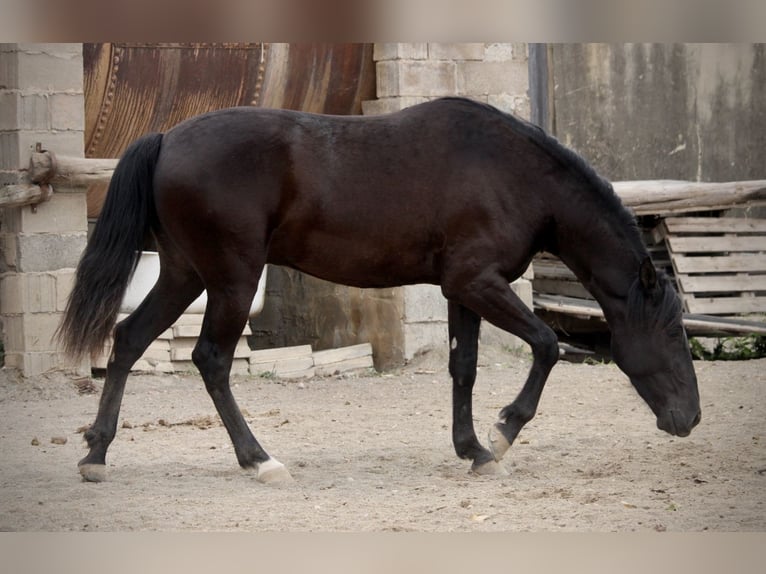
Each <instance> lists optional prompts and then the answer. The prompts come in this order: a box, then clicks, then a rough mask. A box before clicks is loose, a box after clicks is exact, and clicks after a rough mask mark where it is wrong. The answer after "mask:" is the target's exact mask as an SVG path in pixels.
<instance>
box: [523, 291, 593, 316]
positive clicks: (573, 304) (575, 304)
mask: <svg viewBox="0 0 766 574" xmlns="http://www.w3.org/2000/svg"><path fill="white" fill-rule="evenodd" d="M533 301H534V306H535V307H538V308H540V309H545V310H546V311H553V312H556V313H566V314H570V315H578V316H581V317H602V318H603V316H604V312H603V311H602V310H601V307H600V306H599V304H598V303H597V302H596V301H588V300H585V299H577V298H575V297H564V296H555V295H544V294H537V295H535V296H534V298H533Z"/></svg>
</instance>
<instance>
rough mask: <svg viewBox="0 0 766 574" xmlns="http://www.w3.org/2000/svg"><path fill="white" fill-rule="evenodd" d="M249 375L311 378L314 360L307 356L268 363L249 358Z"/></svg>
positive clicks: (313, 370)
mask: <svg viewBox="0 0 766 574" xmlns="http://www.w3.org/2000/svg"><path fill="white" fill-rule="evenodd" d="M250 374H252V375H256V376H264V375H273V376H276V377H282V378H286V379H291V378H301V377H313V376H314V374H315V369H314V358H313V357H312V356H308V357H289V358H284V359H278V360H270V361H253V359H252V356H251V358H250Z"/></svg>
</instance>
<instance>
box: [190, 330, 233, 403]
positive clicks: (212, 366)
mask: <svg viewBox="0 0 766 574" xmlns="http://www.w3.org/2000/svg"><path fill="white" fill-rule="evenodd" d="M192 363H194V366H195V367H197V369H199V372H200V374H201V375H202V380H203V381H204V382H205V386H206V387H207V388H208V390H211V389H213V388H217V387H218V386H219V384H220V383H221V382H222V381H227V380H228V378H227V377H228V373H229V367H230V366H231V363H230V362H228V363H227V361H226V359H225V358H224V357H223V356H222V354H221V352H220V351H219V349H218V346H217V345H215V344H214V343H212V342H210V341H208V340H204V339H202V338H200V339H199V340H198V341H197V345H196V346H195V347H194V350H193V351H192Z"/></svg>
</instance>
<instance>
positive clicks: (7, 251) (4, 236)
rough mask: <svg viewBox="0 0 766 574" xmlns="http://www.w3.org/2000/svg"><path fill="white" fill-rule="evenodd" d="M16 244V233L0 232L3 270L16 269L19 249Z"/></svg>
mask: <svg viewBox="0 0 766 574" xmlns="http://www.w3.org/2000/svg"><path fill="white" fill-rule="evenodd" d="M6 211H7V210H6ZM16 244H17V241H16V234H15V233H0V252H1V253H2V254H3V261H2V265H1V266H0V267H2V268H3V271H11V270H12V271H15V270H16V254H17V251H18V249H17V247H16Z"/></svg>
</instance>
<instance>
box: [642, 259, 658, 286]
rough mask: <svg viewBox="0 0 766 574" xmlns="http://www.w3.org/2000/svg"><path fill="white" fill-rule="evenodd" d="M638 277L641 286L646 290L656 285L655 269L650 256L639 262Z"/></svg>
mask: <svg viewBox="0 0 766 574" xmlns="http://www.w3.org/2000/svg"><path fill="white" fill-rule="evenodd" d="M638 277H639V279H640V280H641V286H642V287H643V288H644V290H646V291H652V290H653V289H654V288H655V287H656V286H657V270H656V269H655V268H654V264H653V263H652V260H651V258H650V257H647V258H645V259H644V260H643V261H642V262H641V267H640V268H639V270H638Z"/></svg>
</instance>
